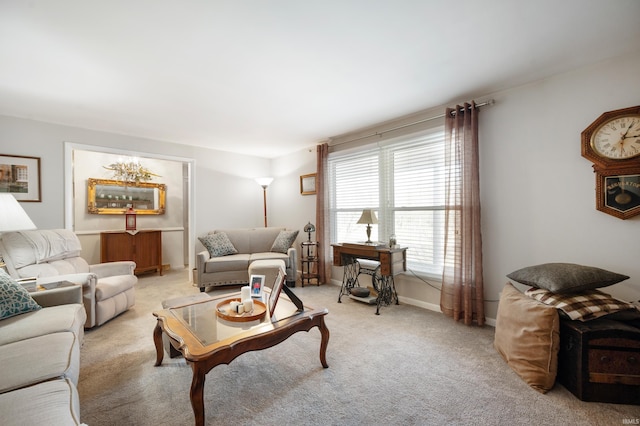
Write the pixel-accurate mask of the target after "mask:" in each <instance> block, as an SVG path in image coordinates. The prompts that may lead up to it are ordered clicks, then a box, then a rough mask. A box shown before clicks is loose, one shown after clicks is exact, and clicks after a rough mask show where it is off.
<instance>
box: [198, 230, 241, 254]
mask: <svg viewBox="0 0 640 426" xmlns="http://www.w3.org/2000/svg"><path fill="white" fill-rule="evenodd" d="M198 239H199V240H200V242H201V243H202V245H203V246H205V247H206V248H207V251H209V254H210V255H211V257H220V256H226V255H228V254H236V253H238V250H236V248H235V247H234V246H233V244H232V243H231V241H230V240H229V237H228V236H227V234H225V233H224V232H216V233H215V234H207V235H205V236H204V237H198Z"/></svg>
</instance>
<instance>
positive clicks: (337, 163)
mask: <svg viewBox="0 0 640 426" xmlns="http://www.w3.org/2000/svg"><path fill="white" fill-rule="evenodd" d="M328 165H329V168H328V177H329V212H330V224H331V232H332V236H331V240H332V242H355V241H364V240H366V230H365V229H366V225H359V224H357V223H356V222H357V221H358V219H359V218H360V214H361V213H362V210H363V209H374V210H375V211H376V214H377V215H378V221H379V224H378V225H373V226H372V232H371V239H372V240H374V241H375V240H380V241H385V242H386V241H388V239H389V236H390V235H391V234H395V236H396V239H397V241H398V243H399V244H400V245H401V246H406V247H408V248H409V249H408V250H407V263H408V265H407V266H408V268H409V269H412V270H414V271H416V272H420V273H423V274H426V275H429V276H435V277H440V276H441V274H442V262H443V253H442V251H443V246H444V234H443V232H444V173H445V170H444V132H443V131H442V130H441V129H439V130H438V131H437V132H435V133H429V134H427V135H421V136H414V137H410V138H404V139H403V140H395V141H393V142H388V143H385V144H380V145H376V146H369V147H364V148H361V149H360V150H358V151H356V152H347V153H342V152H336V153H332V154H330V155H329V161H328Z"/></svg>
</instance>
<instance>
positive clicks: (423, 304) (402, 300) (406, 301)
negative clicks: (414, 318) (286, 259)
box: [331, 279, 496, 327]
mask: <svg viewBox="0 0 640 426" xmlns="http://www.w3.org/2000/svg"><path fill="white" fill-rule="evenodd" d="M331 285H334V286H336V287H342V281H338V280H335V279H332V280H331ZM398 301H399V302H400V303H404V304H407V305H411V306H417V307H418V308H423V309H428V310H430V311H433V312H440V313H442V310H440V305H436V304H435V303H428V302H425V301H423V300H418V299H413V298H411V297H404V296H398ZM485 324H487V325H490V326H491V327H495V326H496V320H495V318H485Z"/></svg>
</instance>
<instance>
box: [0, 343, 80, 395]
mask: <svg viewBox="0 0 640 426" xmlns="http://www.w3.org/2000/svg"><path fill="white" fill-rule="evenodd" d="M0 365H2V371H3V373H2V382H0V393H3V392H8V391H12V390H14V389H19V388H23V387H26V386H31V385H34V384H36V383H40V382H44V381H47V380H50V379H55V378H68V379H70V380H71V381H72V382H73V384H75V385H77V384H78V375H79V373H80V344H79V343H78V342H77V340H76V336H75V335H74V334H73V333H70V332H64V333H52V334H47V335H45V336H38V337H33V338H31V339H25V340H20V341H19V342H13V343H8V344H6V345H2V346H0Z"/></svg>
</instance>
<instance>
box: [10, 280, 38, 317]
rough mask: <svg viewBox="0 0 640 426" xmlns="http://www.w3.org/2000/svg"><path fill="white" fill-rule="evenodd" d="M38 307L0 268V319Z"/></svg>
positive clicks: (34, 309)
mask: <svg viewBox="0 0 640 426" xmlns="http://www.w3.org/2000/svg"><path fill="white" fill-rule="evenodd" d="M40 308H41V306H40V305H38V304H37V303H36V301H35V300H33V298H32V297H31V295H30V294H29V292H28V291H27V290H26V289H25V288H24V287H22V286H21V285H20V284H18V283H17V282H16V281H15V280H14V279H13V278H11V277H10V276H9V274H7V273H6V272H5V271H4V270H2V269H0V319H4V318H9V317H12V316H14V315H19V314H24V313H26V312H31V311H37V310H38V309H40Z"/></svg>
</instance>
